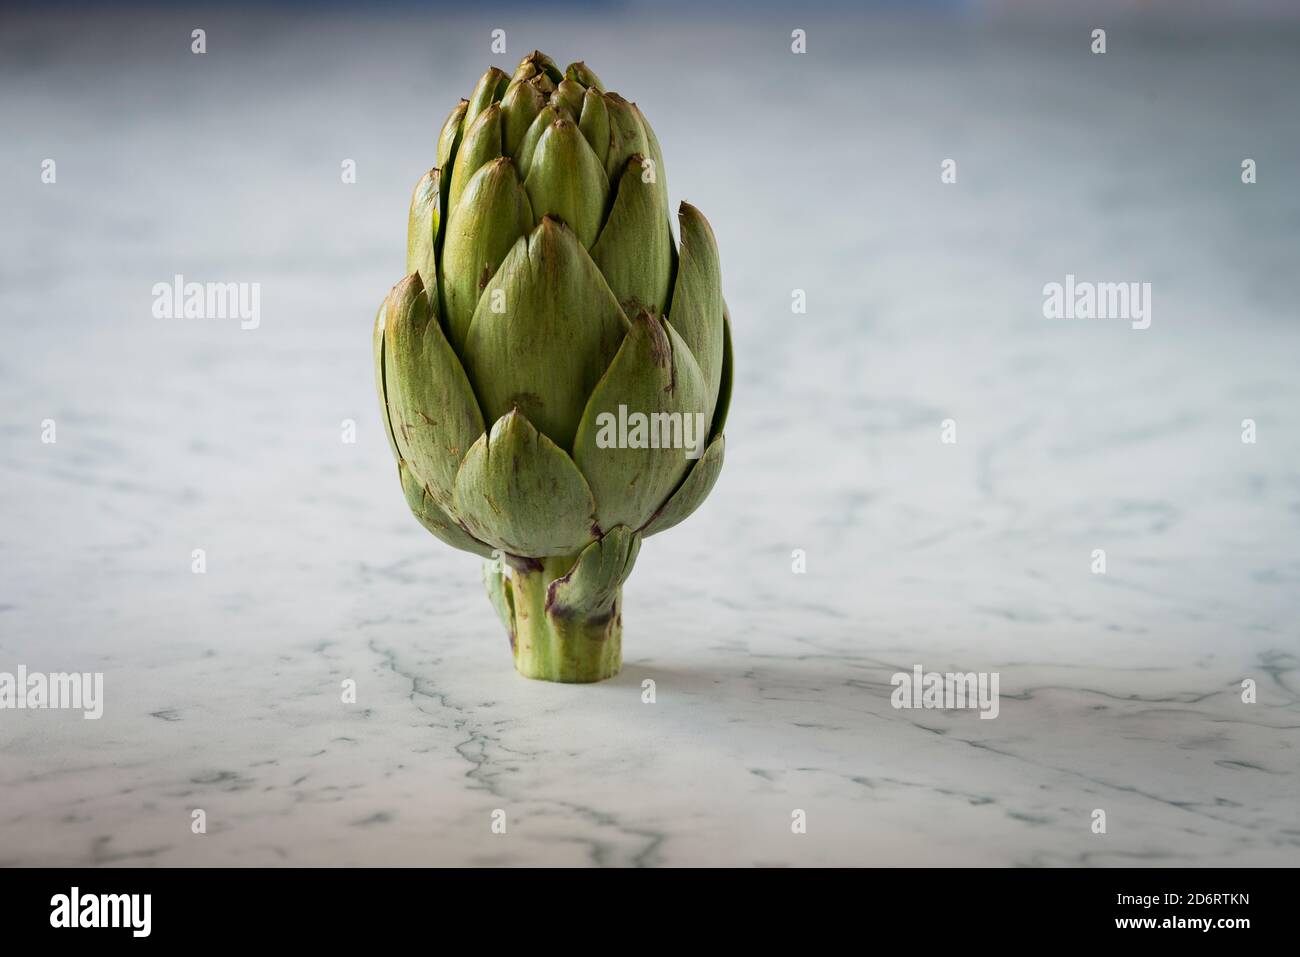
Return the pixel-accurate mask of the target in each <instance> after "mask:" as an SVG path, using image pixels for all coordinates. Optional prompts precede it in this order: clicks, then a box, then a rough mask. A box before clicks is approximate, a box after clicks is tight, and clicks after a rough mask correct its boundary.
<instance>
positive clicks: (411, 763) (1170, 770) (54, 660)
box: [0, 9, 1300, 866]
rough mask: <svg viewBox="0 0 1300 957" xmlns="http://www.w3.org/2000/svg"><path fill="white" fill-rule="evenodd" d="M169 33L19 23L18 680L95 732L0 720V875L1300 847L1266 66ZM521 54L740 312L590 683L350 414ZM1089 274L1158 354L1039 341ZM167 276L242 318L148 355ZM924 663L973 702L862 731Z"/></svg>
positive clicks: (1285, 432) (638, 38) (597, 28)
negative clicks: (629, 117) (617, 160)
mask: <svg viewBox="0 0 1300 957" xmlns="http://www.w3.org/2000/svg"><path fill="white" fill-rule="evenodd" d="M839 16H841V17H842V16H844V14H843V13H841V14H840V15H839ZM190 20H191V18H190V17H188V16H185V15H183V14H179V13H176V12H166V11H152V12H151V13H149V14H148V15H147V16H142V17H138V18H125V19H115V20H108V19H106V20H104V21H102V22H97V23H94V22H86V23H82V24H80V25H79V26H78V28H76V29H73V28H70V27H68V26H67V25H66V24H63V25H60V24H59V23H57V22H53V21H47V20H24V21H22V23H21V27H22V29H21V30H19V29H7V30H6V31H5V32H4V34H3V35H2V36H0V87H2V88H3V90H4V96H3V99H0V128H3V129H5V130H6V131H8V133H9V135H7V136H6V137H5V141H4V144H3V148H2V149H0V164H2V166H0V197H2V199H3V206H4V209H5V211H6V212H5V216H4V217H3V219H4V222H3V225H0V321H2V322H3V324H4V333H5V341H6V344H7V347H6V349H5V350H4V352H3V353H2V354H0V435H2V437H3V450H4V454H3V457H0V496H2V498H0V515H2V518H3V521H2V523H0V671H6V670H7V671H12V670H13V669H14V668H15V667H16V666H17V665H19V664H24V665H26V666H27V667H28V668H30V669H33V670H43V671H61V670H77V671H102V672H103V673H104V674H105V696H106V703H105V713H104V717H103V718H102V719H101V720H99V721H85V720H82V718H81V716H80V715H79V714H75V713H69V712H56V711H2V712H0V864H7V865H14V864H18V865H30V864H38V863H40V864H102V865H151V864H158V865H164V864H185V865H236V864H267V865H312V864H458V865H459V864H490V865H495V864H544V863H546V864H559V865H587V864H598V865H699V864H740V865H751V864H770V865H801V864H899V865H903V864H954V865H1098V866H1113V865H1148V864H1169V865H1190V866H1197V865H1211V864H1228V865H1237V864H1245V865H1294V864H1296V863H1297V862H1300V802H1298V801H1297V800H1296V795H1297V792H1298V790H1300V789H1298V785H1300V764H1298V761H1297V758H1298V756H1300V754H1298V752H1297V741H1298V740H1300V738H1298V737H1297V732H1298V731H1300V640H1298V639H1300V615H1298V614H1297V612H1298V611H1300V602H1298V600H1297V599H1298V595H1300V549H1298V542H1300V535H1298V534H1297V533H1298V532H1300V429H1298V428H1297V412H1298V411H1300V386H1298V385H1297V376H1296V369H1297V368H1300V322H1298V321H1297V300H1296V295H1295V275H1296V269H1295V267H1296V261H1295V259H1296V236H1297V230H1298V229H1300V191H1297V190H1296V189H1295V185H1294V184H1295V183H1296V182H1300V158H1298V157H1300V149H1297V147H1300V122H1297V120H1300V109H1298V108H1297V106H1296V105H1295V102H1294V97H1293V96H1292V95H1291V92H1292V91H1294V89H1295V88H1296V81H1297V79H1300V57H1296V56H1295V55H1294V54H1295V48H1296V46H1295V42H1294V37H1293V36H1292V35H1291V34H1287V33H1285V32H1284V31H1283V32H1273V33H1272V34H1269V33H1266V32H1246V33H1242V34H1240V35H1237V34H1232V35H1231V37H1232V39H1233V42H1231V43H1229V42H1224V40H1223V37H1224V34H1222V33H1219V34H1215V33H1213V32H1212V31H1211V33H1210V34H1208V35H1198V34H1196V33H1195V32H1194V31H1192V32H1191V34H1189V33H1188V32H1187V31H1169V32H1167V33H1166V32H1164V31H1162V30H1161V28H1160V25H1159V24H1158V23H1156V24H1152V23H1145V24H1133V25H1131V26H1132V29H1131V31H1130V32H1129V33H1128V34H1127V35H1126V34H1125V32H1124V27H1123V26H1119V27H1118V28H1114V29H1112V31H1111V43H1112V53H1110V54H1108V55H1107V57H1106V58H1105V59H1104V60H1103V59H1101V58H1091V57H1089V56H1088V55H1087V54H1086V49H1085V47H1084V46H1083V45H1082V44H1081V42H1080V41H1079V38H1078V36H1076V35H1075V31H1076V28H1075V27H1074V26H1072V25H1070V24H1068V23H1060V24H1057V23H1055V22H1053V21H1047V22H1043V23H1038V24H1036V25H1035V26H1034V27H1033V28H1025V27H1017V26H1016V25H1015V24H1013V23H1010V22H1004V21H990V22H988V23H983V24H981V23H979V22H973V21H952V22H949V21H945V20H942V19H938V20H935V21H933V22H930V21H927V22H924V23H921V22H916V23H909V22H905V21H888V20H883V21H875V20H861V21H858V20H851V21H845V22H841V21H840V20H838V19H836V17H835V16H832V15H831V14H829V13H827V14H821V15H818V14H810V15H809V16H808V17H807V18H806V23H805V24H803V25H804V26H806V28H807V29H808V30H809V36H810V51H809V53H808V54H807V55H805V56H804V57H802V58H800V57H795V56H792V55H790V54H789V53H788V52H786V51H787V50H788V34H789V28H790V25H789V24H787V23H786V22H785V21H784V20H781V21H780V22H762V21H759V22H752V23H748V22H747V23H740V22H732V21H730V20H728V21H719V22H713V21H709V22H703V23H698V24H691V29H689V30H686V29H684V28H683V27H682V25H681V23H680V22H679V21H677V20H675V19H673V18H654V17H649V18H644V19H639V18H637V17H635V16H633V17H630V18H621V17H620V18H610V19H607V20H600V21H598V22H596V23H595V24H594V25H589V26H588V27H586V28H579V27H577V26H575V25H574V24H573V23H569V22H567V21H565V20H563V19H560V20H559V21H551V20H548V21H546V22H543V21H540V20H537V21H535V20H529V19H527V18H525V17H524V15H523V14H522V12H516V13H512V14H511V15H510V16H509V17H508V18H506V19H505V20H504V21H503V22H502V23H500V24H498V23H497V22H496V21H495V20H492V21H491V22H489V21H488V20H477V19H467V20H458V21H447V20H445V19H442V20H440V21H439V22H438V23H437V24H435V23H434V22H433V21H432V20H431V19H428V18H420V17H417V16H415V14H413V13H410V12H406V11H403V10H400V9H399V10H396V11H388V12H386V13H384V14H383V15H382V16H381V15H375V16H373V17H372V18H370V19H365V20H360V19H358V20H353V19H345V18H343V17H342V15H341V14H340V15H339V18H338V19H335V18H334V17H333V16H331V17H330V18H325V19H318V20H314V21H312V22H295V21H293V20H290V19H287V18H285V19H247V18H234V17H226V18H220V17H208V18H207V20H208V21H209V23H208V30H209V53H208V54H206V55H205V57H194V56H192V55H191V54H190V53H189V47H188V35H189V30H190V29H191V27H192V26H193V24H191V23H190ZM498 25H500V26H504V27H505V28H506V29H507V30H508V34H509V42H510V44H511V46H510V54H509V56H505V57H496V58H493V57H491V56H490V55H489V54H488V51H487V42H488V40H487V37H488V32H489V31H490V29H492V28H493V27H495V26H498ZM1216 37H1217V40H1216ZM534 46H538V47H541V48H542V49H545V50H547V51H548V52H550V53H551V54H552V55H553V56H555V57H557V59H560V60H562V61H568V60H571V59H579V58H581V59H585V60H586V61H587V62H588V63H589V64H590V65H591V66H592V67H593V68H594V69H595V70H596V71H597V72H598V73H600V74H601V75H602V77H603V78H604V79H605V80H606V81H607V82H608V83H609V84H610V85H611V86H612V87H614V88H616V89H619V90H621V91H624V92H626V93H628V94H629V95H630V96H632V97H633V98H635V99H636V100H637V101H638V102H639V104H640V105H641V107H642V109H643V110H645V112H646V113H647V115H648V116H649V117H650V119H651V121H652V122H653V123H654V124H655V126H656V130H657V132H658V135H659V138H660V140H661V142H662V143H663V146H664V151H665V157H666V166H667V174H668V182H669V189H670V192H671V194H672V197H673V200H674V202H675V201H677V200H680V199H689V200H690V201H692V202H694V203H695V204H697V205H698V206H699V207H700V208H701V209H702V210H703V211H704V212H705V214H706V215H707V216H708V217H709V218H710V220H711V222H712V223H713V226H714V228H715V230H716V232H717V235H718V239H719V243H720V245H721V248H722V253H723V267H724V281H725V285H726V292H727V297H728V301H729V303H730V307H731V312H732V316H733V320H734V327H735V339H736V342H735V344H736V355H737V380H736V392H735V397H734V400H733V404H732V413H731V418H730V420H729V424H728V430H727V431H728V447H727V456H728V461H727V463H726V466H725V468H724V470H723V474H722V477H721V480H720V482H719V485H718V487H717V489H716V490H715V491H714V493H713V495H712V496H711V498H710V499H709V501H708V502H707V504H706V505H705V506H704V507H703V508H702V509H701V511H700V512H698V513H697V514H696V515H695V516H693V517H692V518H691V519H690V520H689V521H688V522H687V523H686V524H684V525H682V526H680V527H678V528H677V529H674V530H672V531H671V532H669V533H666V534H664V535H662V536H659V537H656V538H653V539H651V540H649V541H648V542H647V543H646V544H645V546H644V548H643V549H642V552H641V556H640V558H639V560H638V563H637V568H636V570H635V572H634V574H633V576H632V579H631V580H630V582H629V584H628V586H627V588H626V591H625V598H626V608H625V614H624V623H625V639H624V640H625V666H624V670H623V672H622V674H620V675H619V676H618V677H617V678H616V679H614V680H612V681H609V682H606V683H603V684H600V685H596V686H581V687H570V686H560V685H550V684H544V683H536V682H530V681H527V680H525V679H522V678H519V677H517V676H516V675H515V674H514V672H513V670H512V668H511V665H510V655H509V650H508V646H507V641H506V638H505V636H504V635H503V634H502V633H501V631H500V629H499V626H498V624H497V622H496V619H495V616H494V615H493V613H492V611H491V609H490V607H489V605H488V602H487V599H486V597H485V595H484V594H483V592H482V588H481V583H480V577H479V576H480V572H479V568H478V563H477V561H476V560H475V559H474V558H472V557H471V556H468V555H464V554H461V553H457V552H454V551H452V550H450V549H448V548H445V547H443V546H441V545H440V544H439V543H437V542H436V541H434V540H433V539H432V538H431V537H430V536H429V535H428V534H427V533H425V532H424V531H423V530H422V529H421V528H420V527H419V526H418V525H417V524H416V523H415V521H414V520H413V519H411V518H410V516H409V515H408V514H407V512H406V509H405V505H404V503H403V501H402V497H401V494H400V491H399V489H398V486H397V482H396V479H395V476H394V474H393V468H392V465H391V462H390V458H389V454H388V450H387V448H386V442H385V440H384V438H383V435H382V433H381V430H380V424H379V421H378V416H377V414H376V402H375V398H374V391H373V385H372V381H371V374H372V373H371V368H372V367H371V359H370V353H369V348H370V345H369V337H370V322H371V318H372V316H373V313H374V309H375V307H376V305H377V304H378V302H379V300H380V298H381V297H382V296H383V294H384V292H385V291H386V290H387V289H388V287H389V286H390V285H391V284H392V283H393V282H394V281H396V280H397V279H398V278H400V271H401V265H402V261H401V259H402V248H403V229H404V224H405V212H406V202H407V198H408V194H409V190H410V188H411V185H412V184H413V183H414V182H415V180H416V179H417V178H418V176H419V175H420V173H421V172H422V171H423V170H424V169H426V168H427V166H428V165H429V163H430V162H431V161H432V159H431V157H432V148H433V141H434V137H435V135H436V131H437V128H438V126H439V125H440V124H441V122H442V118H443V116H444V114H445V111H446V110H447V109H448V108H449V107H450V105H451V104H453V103H454V102H455V100H456V99H457V98H458V97H459V96H461V95H463V94H464V92H465V91H466V90H467V89H468V88H469V86H470V85H471V83H472V81H473V78H474V77H475V76H477V74H478V72H480V71H481V69H482V68H483V66H484V65H486V63H487V62H498V63H500V64H501V65H511V64H513V62H514V61H516V60H517V59H518V57H519V56H520V55H522V54H523V53H524V52H526V51H527V50H528V49H531V48H532V47H534ZM665 64H670V68H669V69H666V70H665V68H664V67H665ZM755 64H761V68H757V67H756V66H755ZM1244 156H1250V157H1253V158H1255V159H1256V160H1257V161H1258V163H1259V169H1260V174H1259V183H1258V184H1257V185H1255V186H1251V187H1247V186H1243V185H1241V183H1240V181H1239V178H1238V168H1239V163H1240V161H1241V158H1242V157H1244ZM45 157H54V158H56V159H57V161H58V182H57V184H56V185H52V186H49V185H42V184H41V182H40V179H39V169H40V162H41V160H42V159H43V158H45ZM946 157H955V158H956V159H957V160H958V164H959V178H958V183H957V184H956V185H953V186H943V185H940V183H939V178H938V173H939V162H940V161H941V160H942V159H944V158H946ZM345 158H352V159H355V160H356V161H357V169H358V182H357V183H356V184H355V185H343V184H341V183H340V181H339V168H340V163H341V161H342V160H343V159H345ZM1067 272H1070V273H1074V274H1076V275H1078V276H1080V277H1083V278H1092V279H1096V280H1101V281H1106V280H1113V281H1129V280H1133V281H1149V282H1151V283H1152V284H1153V289H1154V309H1153V322H1152V325H1151V328H1149V329H1147V330H1143V331H1136V330H1132V329H1130V328H1129V326H1128V324H1127V323H1124V322H1115V321H1084V320H1079V321H1068V320H1060V321H1053V320H1047V319H1044V318H1043V317H1042V312H1041V306H1042V293H1041V290H1042V286H1043V284H1044V283H1047V282H1052V281H1060V280H1061V279H1062V278H1063V276H1064V275H1065V274H1066V273H1067ZM175 273H183V274H184V275H186V277H187V278H193V279H196V280H199V281H208V280H213V281H217V280H229V281H256V282H260V283H261V284H262V322H261V326H260V327H259V328H258V329H256V330H251V331H240V330H239V329H238V328H237V326H236V325H235V324H234V323H231V322H222V321H219V320H215V321H201V320H160V319H154V318H153V317H152V315H151V314H150V305H151V301H152V300H151V296H150V289H151V287H152V285H153V284H154V283H155V282H159V281H169V280H170V278H171V277H172V275H173V274H175ZM794 289H803V290H805V291H806V292H807V295H808V303H809V306H808V312H807V314H806V315H792V314H791V311H790V301H791V291H792V290H794ZM47 418H49V419H54V420H55V421H56V422H57V430H58V431H57V436H58V441H57V443H56V444H54V445H46V444H42V443H41V441H40V434H41V422H42V420H44V419H47ZM948 418H951V419H953V420H955V422H956V423H957V429H958V441H957V443H956V444H955V445H945V444H943V443H941V442H940V423H941V422H942V421H943V420H944V419H948ZM1245 418H1251V419H1253V420H1255V422H1256V423H1257V427H1258V441H1257V442H1256V443H1255V444H1253V445H1247V444H1243V443H1242V442H1241V440H1240V435H1241V421H1242V420H1243V419H1245ZM344 419H354V420H355V421H356V422H357V426H358V437H357V441H356V443H355V444H345V443H344V442H342V441H341V439H340V422H341V421H342V420H344ZM195 548H202V549H205V550H206V553H207V563H208V564H207V573H206V574H205V575H194V574H192V573H191V570H190V554H191V551H192V550H193V549H195ZM1096 548H1103V549H1105V550H1106V554H1107V573H1106V574H1105V575H1094V574H1092V572H1091V570H1090V562H1091V553H1092V550H1093V549H1096ZM795 549H802V550H804V551H805V552H806V555H807V572H806V574H801V575H797V574H793V573H792V571H791V553H792V551H793V550H795ZM917 664H920V665H922V666H923V667H924V668H925V669H927V670H935V671H949V670H961V671H989V672H998V673H999V674H1000V677H1001V702H1000V713H999V715H998V717H997V719H996V720H981V719H980V718H979V717H978V715H977V714H976V713H975V712H971V711H965V712H949V711H934V710H928V711H927V710H896V709H895V708H893V707H892V706H891V703H890V692H891V690H892V689H891V685H890V677H891V675H893V674H894V673H895V672H900V671H901V672H910V671H911V670H912V668H913V667H914V666H915V665H917ZM348 678H351V679H354V680H355V681H356V682H357V686H358V700H357V703H356V704H343V703H341V701H340V683H341V682H342V681H343V680H344V679H348ZM1246 678H1252V679H1254V680H1255V681H1256V682H1257V685H1258V701H1257V703H1255V704H1244V703H1242V701H1241V695H1240V688H1241V682H1242V680H1243V679H1246ZM646 679H652V680H653V681H654V682H655V690H656V700H655V702H654V703H653V704H645V703H643V701H642V683H643V681H645V680H646ZM196 808H202V809H203V810H204V811H205V812H206V814H207V820H208V832H207V833H206V834H203V835H195V834H192V833H191V829H190V821H191V812H192V811H193V810H194V809H196ZM1096 808H1101V809H1104V810H1105V811H1106V814H1107V824H1108V827H1107V833H1106V834H1104V835H1098V834H1094V833H1092V831H1091V829H1090V823H1091V819H1090V815H1091V813H1092V811H1093V809H1096ZM497 809H500V810H503V811H505V813H506V820H507V832H506V833H505V834H493V833H492V830H491V822H492V813H493V812H494V811H495V810H497ZM794 809H802V810H804V811H805V812H806V814H807V821H808V827H807V833H806V834H802V835H796V834H792V833H791V826H790V823H791V813H792V811H793V810H794Z"/></svg>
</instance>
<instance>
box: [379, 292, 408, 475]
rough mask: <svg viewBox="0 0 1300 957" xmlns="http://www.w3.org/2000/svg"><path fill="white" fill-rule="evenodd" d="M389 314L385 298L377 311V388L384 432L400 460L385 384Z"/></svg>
mask: <svg viewBox="0 0 1300 957" xmlns="http://www.w3.org/2000/svg"><path fill="white" fill-rule="evenodd" d="M387 315H388V299H387V298H385V299H384V301H383V302H381V303H380V304H379V311H378V312H376V313H375V332H374V347H375V388H376V389H377V390H378V391H379V414H380V416H381V417H382V418H383V420H384V434H385V435H387V436H388V447H389V448H390V449H392V450H393V458H394V459H396V460H397V461H398V462H400V461H402V453H401V452H400V451H398V448H397V439H396V438H394V436H393V423H392V421H391V420H390V419H389V416H388V390H387V389H386V388H385V386H384V321H385V317H386V316H387Z"/></svg>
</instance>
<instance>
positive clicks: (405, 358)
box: [383, 273, 483, 505]
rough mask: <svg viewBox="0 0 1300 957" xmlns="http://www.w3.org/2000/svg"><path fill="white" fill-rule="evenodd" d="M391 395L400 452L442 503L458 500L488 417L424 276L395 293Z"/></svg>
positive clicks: (389, 308)
mask: <svg viewBox="0 0 1300 957" xmlns="http://www.w3.org/2000/svg"><path fill="white" fill-rule="evenodd" d="M383 351H384V390H385V393H386V395H387V399H388V414H389V417H390V421H391V424H392V430H393V438H394V441H395V442H396V444H397V449H398V451H399V453H400V454H401V457H402V459H404V460H405V461H406V462H407V463H409V464H410V466H411V467H412V468H413V469H414V470H415V471H416V473H417V474H419V475H420V477H421V479H422V480H423V483H424V484H425V485H426V486H427V488H428V491H429V494H430V495H431V496H432V497H433V499H434V500H435V501H436V502H437V503H438V504H439V505H445V504H446V503H447V502H449V501H450V500H451V494H452V489H453V487H454V483H455V478H456V472H457V469H458V468H459V467H460V463H461V460H462V459H463V458H464V457H465V453H466V452H467V451H468V450H469V447H470V445H471V444H472V443H473V442H474V440H475V439H477V438H478V437H479V436H480V435H482V434H483V415H482V413H481V412H480V411H479V406H478V401H477V400H476V399H475V398H474V392H473V390H472V389H471V388H470V384H469V379H468V378H467V377H466V375H465V371H464V369H463V368H461V364H460V360H459V359H457V358H456V354H455V352H453V351H452V348H451V345H450V344H449V343H448V342H447V339H446V337H445V336H444V335H443V332H442V327H441V326H439V324H438V319H437V316H436V315H434V313H433V310H432V309H431V308H430V305H429V297H428V295H427V294H426V292H425V290H424V288H423V286H422V284H421V282H420V275H419V273H412V274H411V275H409V276H407V277H406V278H405V279H403V280H402V281H401V282H399V283H398V284H397V285H396V286H394V287H393V291H392V292H390V293H389V295H388V302H387V304H386V306H385V319H384V350H383Z"/></svg>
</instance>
